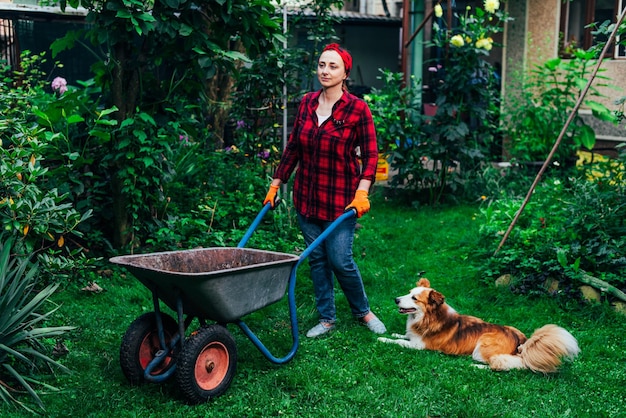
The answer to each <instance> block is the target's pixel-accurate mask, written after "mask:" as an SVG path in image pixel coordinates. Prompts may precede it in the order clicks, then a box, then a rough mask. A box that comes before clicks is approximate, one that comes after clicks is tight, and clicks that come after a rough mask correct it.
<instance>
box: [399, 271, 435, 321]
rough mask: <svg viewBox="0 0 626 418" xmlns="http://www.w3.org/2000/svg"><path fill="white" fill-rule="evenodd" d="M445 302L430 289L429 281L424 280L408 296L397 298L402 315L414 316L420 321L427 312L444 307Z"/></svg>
mask: <svg viewBox="0 0 626 418" xmlns="http://www.w3.org/2000/svg"><path fill="white" fill-rule="evenodd" d="M444 301H445V298H444V296H443V295H442V294H441V293H439V292H437V291H436V290H435V289H432V288H431V287H430V282H429V281H428V279H424V278H422V279H420V280H419V281H418V282H417V287H414V288H413V289H411V292H409V294H408V295H404V296H399V297H397V298H396V305H398V311H399V312H400V313H401V314H407V315H413V316H414V317H415V318H416V319H418V320H419V319H420V318H422V317H423V316H424V315H425V314H426V312H428V311H432V310H434V309H436V308H437V307H439V306H441V305H443V303H444Z"/></svg>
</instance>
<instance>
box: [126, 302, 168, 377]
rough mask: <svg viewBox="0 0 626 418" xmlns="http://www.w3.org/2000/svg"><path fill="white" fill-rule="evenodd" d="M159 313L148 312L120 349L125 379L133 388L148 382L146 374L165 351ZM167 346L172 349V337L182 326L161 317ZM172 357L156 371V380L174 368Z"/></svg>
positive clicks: (166, 316)
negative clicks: (158, 355)
mask: <svg viewBox="0 0 626 418" xmlns="http://www.w3.org/2000/svg"><path fill="white" fill-rule="evenodd" d="M156 315H157V314H156V313H155V312H148V313H145V314H143V315H141V316H140V317H138V318H137V319H135V320H134V321H133V322H132V323H131V324H130V326H129V327H128V329H127V330H126V333H125V334H124V337H122V344H121V346H120V366H121V368H122V372H123V373H124V376H126V378H127V379H128V381H129V382H130V383H131V384H133V385H139V384H141V383H144V382H145V376H144V372H145V370H146V368H147V367H148V364H149V363H150V362H151V361H152V360H153V359H154V358H155V357H156V355H157V353H158V351H159V350H161V348H162V347H161V343H160V342H159V333H158V328H157V318H156ZM161 321H162V322H163V334H164V337H165V344H167V345H168V346H169V344H170V342H171V340H172V337H173V336H174V335H175V334H176V333H177V332H178V323H177V322H176V321H175V320H174V319H173V318H172V317H171V316H169V315H167V314H163V313H162V314H161ZM174 363H175V362H174V358H173V356H172V353H170V354H168V355H167V356H166V357H165V358H164V359H163V362H162V363H161V364H159V365H158V366H157V367H155V369H154V370H153V371H152V373H151V375H152V376H158V375H161V374H163V373H165V372H167V371H168V370H169V369H170V368H171V367H172V366H173V365H174Z"/></svg>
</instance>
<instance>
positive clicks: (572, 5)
mask: <svg viewBox="0 0 626 418" xmlns="http://www.w3.org/2000/svg"><path fill="white" fill-rule="evenodd" d="M624 1H625V0H563V3H562V4H561V22H560V36H561V39H560V55H561V56H563V57H567V56H568V55H569V53H570V52H571V51H572V50H573V49H575V48H582V49H589V48H591V47H592V46H593V45H596V44H598V43H599V42H602V41H604V40H606V39H602V38H598V37H594V36H593V34H592V31H593V29H592V28H590V27H588V26H589V25H590V24H592V23H598V24H600V23H603V22H605V21H607V20H609V21H611V22H615V20H616V16H617V13H618V12H619V11H620V10H621V9H622V3H623V2H624ZM611 56H612V57H614V58H626V54H625V51H624V46H620V47H618V48H617V49H615V48H614V47H613V46H611V49H610V50H609V57H611Z"/></svg>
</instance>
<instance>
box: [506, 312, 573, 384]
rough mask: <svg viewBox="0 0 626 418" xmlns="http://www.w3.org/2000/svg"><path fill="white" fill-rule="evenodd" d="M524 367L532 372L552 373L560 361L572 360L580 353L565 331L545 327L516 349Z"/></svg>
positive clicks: (558, 328) (570, 335)
mask: <svg viewBox="0 0 626 418" xmlns="http://www.w3.org/2000/svg"><path fill="white" fill-rule="evenodd" d="M518 351H519V354H520V357H521V359H522V363H523V364H524V366H525V367H526V368H528V369H530V370H532V371H534V372H540V373H553V372H555V371H556V370H557V368H558V367H559V366H560V365H561V361H562V360H574V359H575V358H576V356H578V354H579V353H580V348H579V347H578V342H577V341H576V338H574V336H573V335H572V334H570V333H569V332H568V331H567V330H565V329H563V328H561V327H559V326H556V325H552V324H550V325H545V326H543V327H541V328H539V329H537V330H535V332H534V333H533V335H531V336H530V338H529V339H528V340H527V341H526V342H525V343H524V344H522V345H520V346H519V347H518Z"/></svg>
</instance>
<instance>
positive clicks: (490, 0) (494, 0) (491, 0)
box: [485, 0, 500, 13]
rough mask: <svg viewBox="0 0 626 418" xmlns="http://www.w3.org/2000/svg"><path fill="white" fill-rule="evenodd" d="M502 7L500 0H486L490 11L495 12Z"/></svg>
mask: <svg viewBox="0 0 626 418" xmlns="http://www.w3.org/2000/svg"><path fill="white" fill-rule="evenodd" d="M499 8H500V1H499V0H485V10H486V11H488V12H489V13H495V12H496V10H498V9H499Z"/></svg>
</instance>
